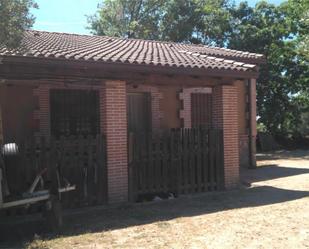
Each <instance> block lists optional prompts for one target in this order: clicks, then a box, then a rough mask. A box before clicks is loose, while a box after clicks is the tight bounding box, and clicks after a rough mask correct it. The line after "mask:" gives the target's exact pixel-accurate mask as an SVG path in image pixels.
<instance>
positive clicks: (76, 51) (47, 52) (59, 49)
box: [0, 30, 264, 71]
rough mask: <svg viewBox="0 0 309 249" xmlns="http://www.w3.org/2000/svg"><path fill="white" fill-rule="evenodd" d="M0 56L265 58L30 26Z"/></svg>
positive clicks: (232, 66)
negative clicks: (15, 44) (17, 45)
mask: <svg viewBox="0 0 309 249" xmlns="http://www.w3.org/2000/svg"><path fill="white" fill-rule="evenodd" d="M0 56H24V57H45V58H64V59H70V60H85V61H97V62H115V63H116V62H117V63H130V64H146V65H162V66H170V67H186V68H201V69H219V70H238V71H256V65H255V64H258V63H259V62H260V60H261V59H264V57H263V55H261V54H254V53H248V52H242V51H237V50H231V49H224V48H217V47H209V46H204V45H189V44H179V43H172V42H159V41H149V40H139V39H125V38H115V37H106V36H90V35H75V34H66V33H55V32H45V31H33V30H29V31H26V32H25V35H24V39H23V41H22V46H21V47H20V48H19V49H15V50H8V49H7V48H5V47H3V46H2V47H1V46H0ZM248 60H250V63H249V62H248ZM251 61H252V62H251ZM251 63H252V64H251Z"/></svg>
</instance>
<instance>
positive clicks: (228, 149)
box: [213, 85, 239, 188]
mask: <svg viewBox="0 0 309 249" xmlns="http://www.w3.org/2000/svg"><path fill="white" fill-rule="evenodd" d="M213 105H214V106H213V126H214V128H219V129H222V130H223V144H224V181H225V188H232V187H235V186H236V185H237V184H238V182H239V144H238V115H237V110H238V109H237V87H236V86H234V85H224V86H216V87H215V88H214V91H213Z"/></svg>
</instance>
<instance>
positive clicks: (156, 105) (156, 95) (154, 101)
mask: <svg viewBox="0 0 309 249" xmlns="http://www.w3.org/2000/svg"><path fill="white" fill-rule="evenodd" d="M127 91H128V92H133V93H134V92H135V93H150V94H151V115H152V116H151V124H152V131H154V132H156V131H160V129H161V120H162V118H163V111H162V109H161V106H160V102H161V99H162V97H163V95H162V93H161V92H160V90H159V87H157V86H151V85H136V86H132V85H128V86H127Z"/></svg>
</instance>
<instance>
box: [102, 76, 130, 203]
mask: <svg viewBox="0 0 309 249" xmlns="http://www.w3.org/2000/svg"><path fill="white" fill-rule="evenodd" d="M103 88H104V89H102V92H103V94H102V95H103V96H101V100H102V103H101V108H102V109H103V110H104V114H103V120H101V121H103V123H102V129H103V132H104V134H105V136H106V147H107V177H108V179H107V182H108V202H109V203H118V202H126V201H128V161H127V100H126V83H125V82H124V81H106V82H105V87H103Z"/></svg>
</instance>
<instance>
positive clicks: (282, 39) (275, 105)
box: [89, 0, 309, 134]
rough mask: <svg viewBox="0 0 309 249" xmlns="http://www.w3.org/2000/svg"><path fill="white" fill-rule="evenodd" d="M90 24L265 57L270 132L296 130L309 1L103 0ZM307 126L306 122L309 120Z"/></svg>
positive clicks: (110, 31) (263, 108) (307, 52)
mask: <svg viewBox="0 0 309 249" xmlns="http://www.w3.org/2000/svg"><path fill="white" fill-rule="evenodd" d="M89 24H90V29H91V30H92V31H93V32H94V33H96V34H99V35H113V36H122V37H134V38H144V39H157V40H168V41H177V42H186V43H202V44H211V45H219V46H226V47H229V48H233V49H238V50H246V51H249V52H256V53H262V54H264V55H265V56H266V58H267V63H266V65H263V66H262V67H261V74H260V78H259V79H258V85H257V92H258V95H257V96H258V97H257V104H258V114H259V116H260V119H259V122H261V123H262V124H263V125H264V126H265V127H266V129H267V130H268V131H270V132H272V133H275V134H278V133H279V134H282V133H289V132H292V133H296V132H298V130H299V124H300V123H301V122H303V121H302V120H303V117H304V115H303V113H304V111H306V110H307V109H306V108H307V107H308V106H309V104H308V105H307V102H306V101H307V100H308V97H309V94H308V92H309V2H308V0H287V1H285V2H283V3H282V4H281V5H279V6H277V5H273V4H269V3H267V2H266V1H260V2H259V3H257V4H256V5H255V6H254V7H251V6H249V5H248V3H247V2H241V3H240V4H238V5H235V4H233V2H232V1H229V0H165V1H161V0H159V1H156V0H105V1H104V3H103V4H102V5H100V6H99V9H98V12H97V14H96V15H94V16H91V17H89ZM307 125H308V124H307Z"/></svg>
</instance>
